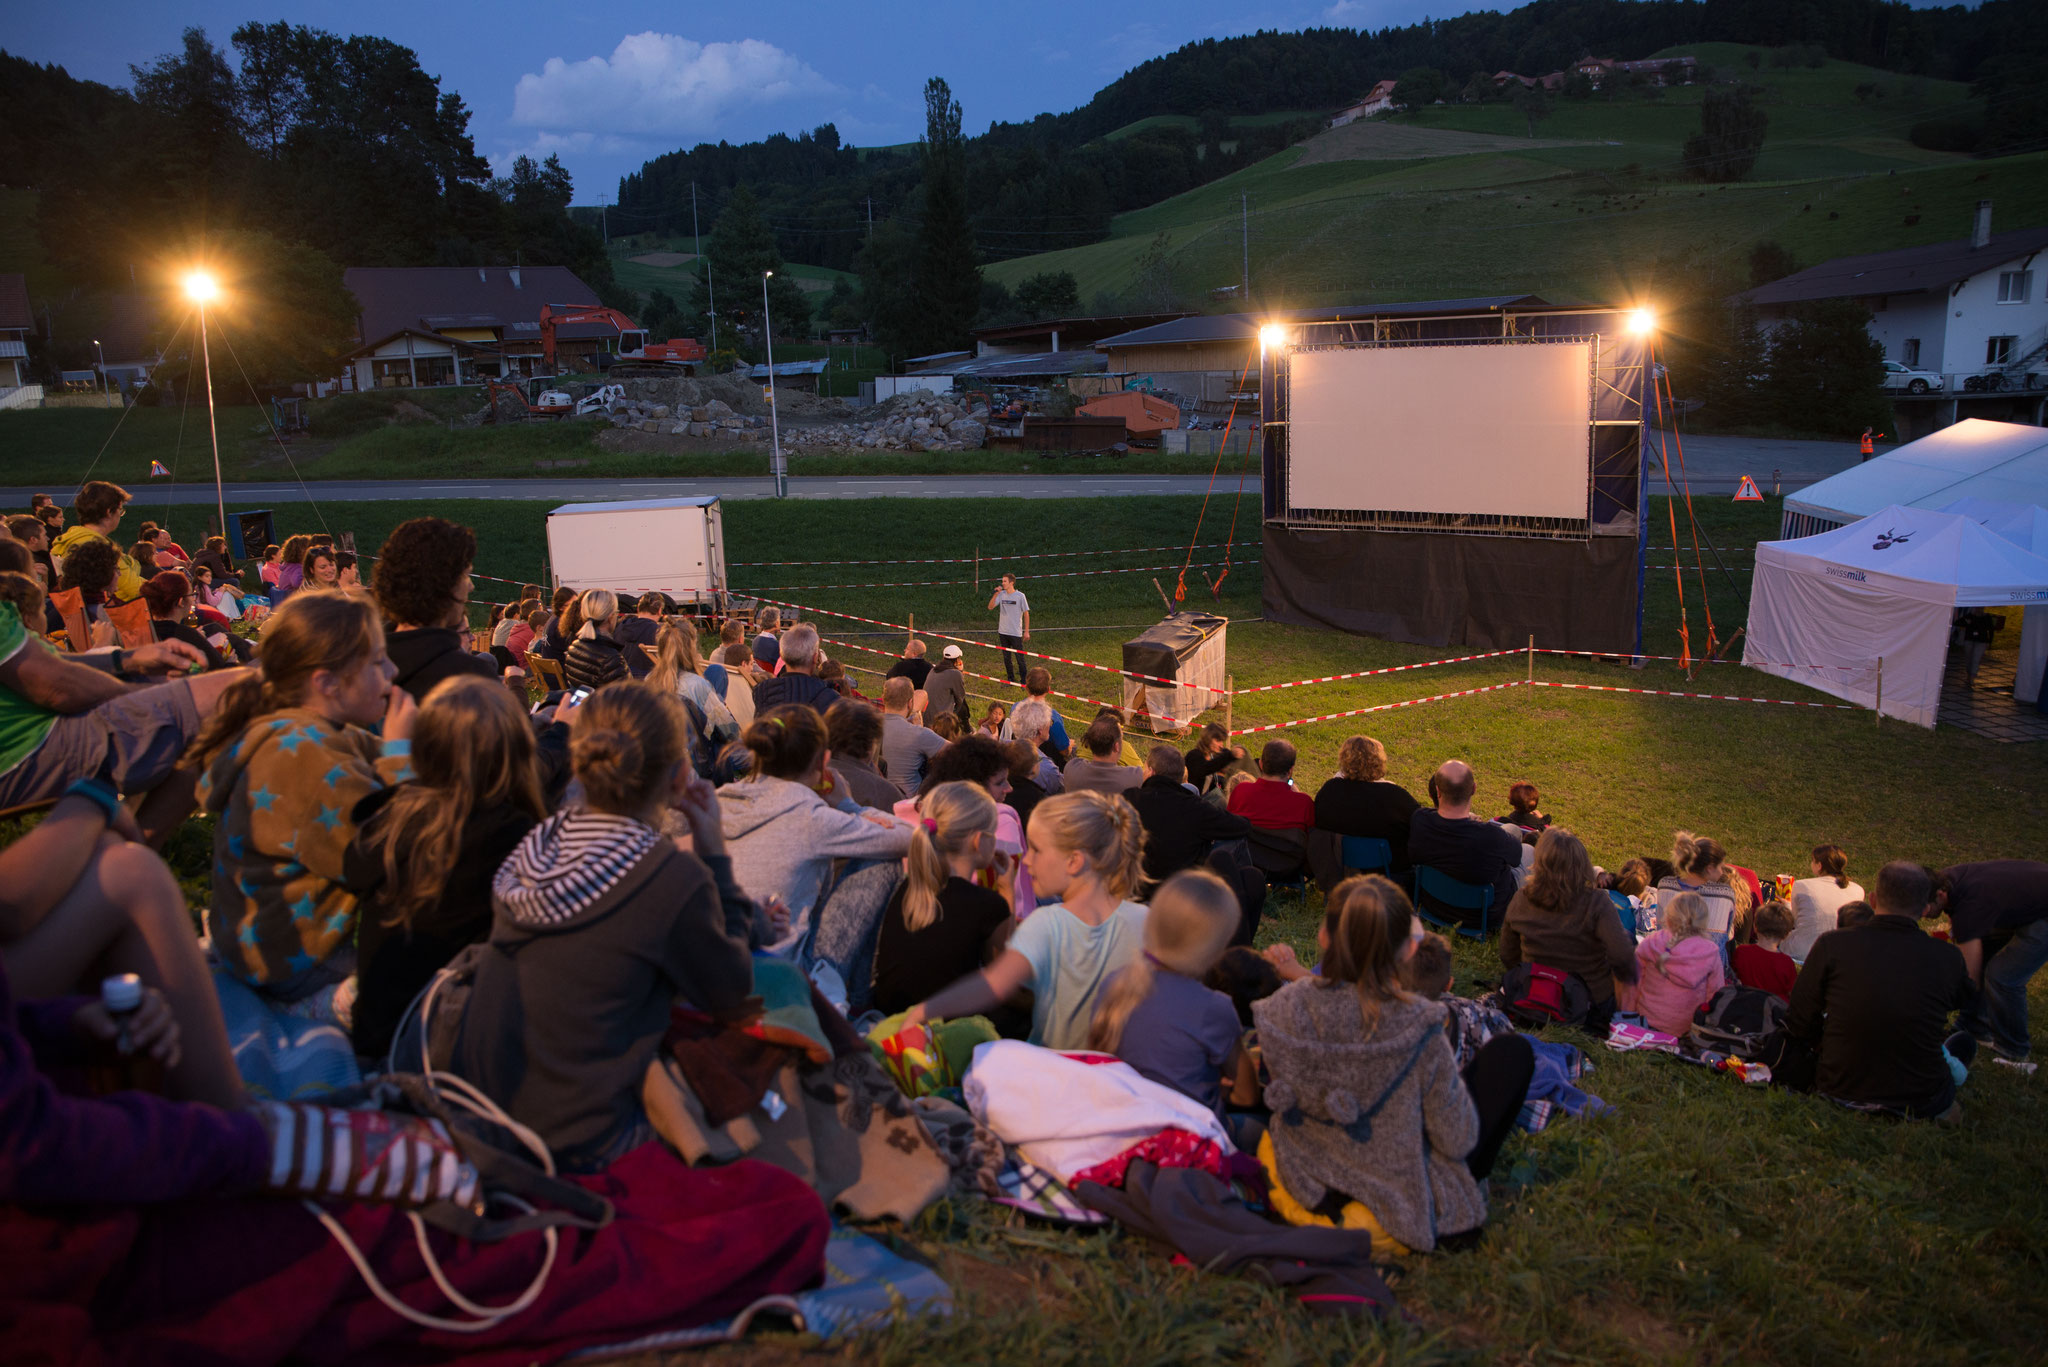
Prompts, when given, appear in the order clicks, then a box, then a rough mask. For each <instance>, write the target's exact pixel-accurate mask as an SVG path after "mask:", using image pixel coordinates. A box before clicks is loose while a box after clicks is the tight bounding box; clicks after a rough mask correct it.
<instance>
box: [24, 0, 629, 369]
mask: <svg viewBox="0 0 2048 1367" xmlns="http://www.w3.org/2000/svg"><path fill="white" fill-rule="evenodd" d="M232 51H233V54H234V58H235V60H234V61H233V62H230V60H229V51H228V50H227V49H222V48H220V47H217V46H215V45H214V44H213V43H212V42H211V41H210V40H209V39H208V38H207V36H206V34H205V32H204V31H203V30H201V29H198V28H190V29H187V30H186V31H185V34H184V41H183V43H182V45H181V47H180V48H179V50H178V51H176V52H172V53H167V54H165V55H164V56H162V57H159V58H158V59H157V60H155V61H153V62H150V63H148V64H146V65H142V66H136V67H133V68H131V73H132V77H133V84H132V88H131V89H129V90H119V89H114V88H112V87H108V86H105V85H100V84H98V83H95V82H91V81H80V80H75V79H73V78H72V77H71V76H70V75H69V74H68V73H66V72H65V71H64V70H63V69H62V68H60V67H56V66H39V65H36V64H35V63H31V62H26V61H23V60H21V59H19V58H16V57H12V56H9V55H7V54H5V53H0V118H5V119H6V120H7V126H8V127H9V128H10V129H11V130H13V132H14V133H15V134H16V135H17V140H16V143H15V146H14V147H13V148H12V149H11V154H12V159H13V164H14V165H15V166H16V167H18V168H20V170H19V172H18V173H17V174H16V175H14V176H10V179H17V178H18V181H19V182H20V183H25V184H28V185H31V186H33V187H34V188H35V189H36V190H38V191H39V194H38V198H37V221H36V229H37V234H38V237H39V239H40V241H41V244H42V247H43V250H44V254H45V256H46V259H47V260H48V261H49V262H50V264H51V265H52V266H53V267H54V268H55V269H56V270H58V271H59V272H60V273H62V275H64V276H65V277H66V278H67V279H69V280H70V281H72V282H74V284H76V285H77V286H78V287H79V288H80V289H82V290H90V289H94V288H103V289H119V290H123V291H126V290H130V289H140V290H142V291H144V292H147V291H149V290H151V289H152V288H158V287H161V286H162V285H163V284H164V283H165V275H166V273H167V272H174V271H175V269H176V268H177V267H178V266H179V265H180V264H181V263H183V262H185V261H189V260H194V259H199V258H208V259H220V260H222V261H224V262H226V263H228V264H229V265H230V266H231V268H232V269H234V270H236V271H237V272H239V273H240V274H241V275H242V276H243V277H244V278H245V283H246V285H247V286H248V288H244V289H242V290H239V291H237V294H238V295H239V296H240V297H241V298H242V299H243V300H244V301H245V302H246V303H247V305H248V306H249V308H250V309H251V316H250V317H249V318H248V319H247V320H246V321H247V322H248V324H249V326H250V328H251V329H253V330H254V331H255V333H256V334H257V335H258V336H259V337H260V340H259V341H257V342H256V343H255V344H254V347H253V350H252V357H253V359H254V360H255V364H254V365H253V366H252V367H251V368H252V369H253V370H257V371H260V372H262V373H261V374H260V375H258V376H256V377H255V378H257V379H258V380H259V382H261V381H264V380H279V379H303V378H309V377H311V376H312V375H316V374H320V373H326V372H327V371H328V370H329V369H330V368H331V361H332V357H333V354H334V353H335V352H336V351H338V350H342V349H345V348H346V345H347V344H348V342H349V340H350V338H351V337H352V335H353V331H354V325H355V305H354V301H353V299H352V298H351V296H349V295H348V294H347V292H346V291H345V290H343V289H342V287H341V270H342V269H343V268H344V267H346V266H359V265H360V266H414V265H496V264H505V265H510V264H513V263H515V262H523V263H524V264H527V265H564V266H569V267H571V268H573V269H574V270H576V271H577V273H578V274H579V275H581V276H582V277H583V278H584V279H585V280H586V281H588V282H589V283H590V284H591V285H592V287H593V288H595V289H597V290H599V292H600V293H607V292H610V293H612V294H616V293H617V291H616V289H615V287H614V286H613V285H612V280H611V267H610V263H609V261H608V259H607V258H606V255H605V252H604V248H603V243H602V240H601V239H600V238H599V237H598V235H597V233H596V232H594V231H592V230H590V229H586V228H584V227H581V226H579V225H578V224H576V223H574V222H573V221H572V220H571V219H570V217H569V215H568V212H567V210H568V207H569V200H570V197H571V193H572V186H571V183H570V179H569V174H568V172H567V171H566V170H564V169H563V167H562V166H561V164H560V162H558V161H557V160H555V159H554V158H552V157H550V158H548V159H547V161H545V162H541V163H536V162H534V161H533V160H532V159H531V158H521V159H520V160H519V161H518V163H517V164H515V166H514V167H513V168H512V171H511V174H509V175H507V176H504V177H500V178H493V177H492V176H491V172H490V167H489V165H488V163H486V162H485V161H484V159H483V158H482V157H480V156H479V155H477V151H476V147H475V145H474V143H473V142H472V140H471V137H470V133H469V110H468V108H467V107H466V106H465V105H464V104H463V101H462V98H461V96H459V95H457V94H455V93H454V92H453V91H445V90H443V89H441V86H440V82H439V79H438V78H437V77H434V76H431V75H429V74H427V73H426V72H425V71H424V70H422V69H421V67H420V64H419V58H418V56H417V55H416V54H415V53H414V52H413V51H412V50H411V49H410V48H406V47H403V46H401V45H399V44H397V43H394V42H391V41H390V40H388V39H384V38H377V37H369V36H352V37H346V38H344V37H341V36H339V35H336V34H333V33H327V32H324V31H322V30H319V29H313V28H307V27H305V26H303V25H293V24H286V23H281V22H280V23H269V24H259V23H247V24H244V25H242V26H241V27H240V28H238V29H236V30H235V32H234V35H233V38H232ZM622 302H624V301H622ZM259 303H260V304H261V305H262V308H260V309H258V307H257V305H258V304H259ZM244 359H245V360H247V359H250V358H244ZM216 373H218V372H216Z"/></svg>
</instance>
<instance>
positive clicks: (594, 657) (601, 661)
mask: <svg viewBox="0 0 2048 1367" xmlns="http://www.w3.org/2000/svg"><path fill="white" fill-rule="evenodd" d="M576 602H577V604H578V605H579V606H580V607H581V608H582V619H583V620H582V621H581V622H580V623H579V624H578V625H577V627H576V634H575V636H574V637H572V638H570V640H569V648H568V649H567V650H566V651H564V652H563V653H562V674H563V676H564V677H565V678H567V679H568V681H569V686H570V687H571V688H590V689H598V688H603V687H604V686H605V685H606V684H608V683H613V682H616V681H617V680H619V679H623V678H625V677H626V653H625V647H623V646H621V645H620V644H619V642H618V639H617V638H616V637H615V636H613V635H612V628H613V627H615V626H616V625H618V620H619V599H618V595H616V594H614V593H613V592H612V591H611V590H610V589H592V590H590V591H589V592H588V593H586V594H584V595H583V596H582V597H581V598H578V599H577V600H576Z"/></svg>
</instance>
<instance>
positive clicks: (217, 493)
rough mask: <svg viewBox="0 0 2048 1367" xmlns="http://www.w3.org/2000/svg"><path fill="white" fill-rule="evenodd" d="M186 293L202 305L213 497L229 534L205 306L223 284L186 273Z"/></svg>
mask: <svg viewBox="0 0 2048 1367" xmlns="http://www.w3.org/2000/svg"><path fill="white" fill-rule="evenodd" d="M185 296H186V297H187V298H188V299H190V300H191V301H192V302H193V303H194V304H196V305H198V306H199V357H200V362H201V364H202V365H203V366H204V367H205V373H206V432H207V435H208V436H209V437H210V438H212V441H213V497H214V505H215V507H216V508H217V509H218V511H219V513H220V534H221V535H222V536H226V535H227V534H228V499H227V493H226V491H225V490H224V489H223V488H222V487H221V482H220V424H219V422H218V420H217V419H216V418H215V416H214V411H213V351H212V348H211V347H210V346H209V345H208V344H207V340H206V306H207V305H208V304H210V303H212V302H213V300H215V299H216V298H218V297H219V296H220V285H219V283H218V282H216V281H215V280H214V278H213V276H211V275H210V274H208V273H207V272H205V271H193V272H192V273H191V274H189V275H187V276H186V277H185Z"/></svg>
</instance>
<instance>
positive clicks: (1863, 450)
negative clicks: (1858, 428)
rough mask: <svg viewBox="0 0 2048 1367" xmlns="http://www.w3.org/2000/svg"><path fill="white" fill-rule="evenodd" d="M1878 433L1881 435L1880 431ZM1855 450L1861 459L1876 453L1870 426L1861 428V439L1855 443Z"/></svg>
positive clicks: (1868, 457) (1866, 458) (1867, 458)
mask: <svg viewBox="0 0 2048 1367" xmlns="http://www.w3.org/2000/svg"><path fill="white" fill-rule="evenodd" d="M1878 435H1882V433H1880V434H1878ZM1856 450H1857V453H1858V455H1859V456H1860V458H1861V459H1862V460H1869V459H1870V458H1871V457H1872V456H1874V455H1876V454H1877V445H1876V443H1875V441H1874V440H1873V438H1872V429H1871V428H1868V427H1866V428H1864V429H1863V439H1862V440H1861V441H1859V442H1858V443H1857V444H1856Z"/></svg>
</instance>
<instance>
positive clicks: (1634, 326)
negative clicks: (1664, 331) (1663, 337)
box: [1628, 309, 1657, 337]
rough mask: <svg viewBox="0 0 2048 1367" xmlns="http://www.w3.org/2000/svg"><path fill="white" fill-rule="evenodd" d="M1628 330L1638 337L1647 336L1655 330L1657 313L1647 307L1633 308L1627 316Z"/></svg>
mask: <svg viewBox="0 0 2048 1367" xmlns="http://www.w3.org/2000/svg"><path fill="white" fill-rule="evenodd" d="M1628 330H1629V331H1630V332H1633V333H1635V334H1636V335H1637V336H1639V337H1647V336H1649V335H1650V334H1651V333H1652V332H1655V331H1656V330H1657V315H1656V314H1654V313H1652V312H1650V311H1649V310H1648V309H1635V310H1633V311H1631V312H1630V314H1629V316H1628Z"/></svg>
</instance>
